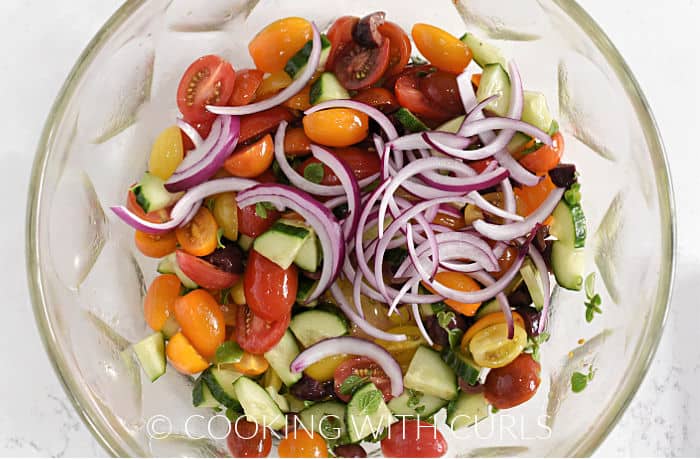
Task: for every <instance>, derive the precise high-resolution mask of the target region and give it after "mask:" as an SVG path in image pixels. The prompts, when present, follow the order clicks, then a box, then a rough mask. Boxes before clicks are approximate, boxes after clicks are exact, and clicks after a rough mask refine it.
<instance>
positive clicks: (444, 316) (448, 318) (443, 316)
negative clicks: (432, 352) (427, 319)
mask: <svg viewBox="0 0 700 459" xmlns="http://www.w3.org/2000/svg"><path fill="white" fill-rule="evenodd" d="M454 319H455V313H454V312H452V311H449V312H448V311H440V312H438V313H437V320H438V323H439V324H440V326H441V327H442V328H444V329H445V330H446V331H447V332H448V333H449V332H450V329H449V326H450V322H452V321H453V320H454Z"/></svg>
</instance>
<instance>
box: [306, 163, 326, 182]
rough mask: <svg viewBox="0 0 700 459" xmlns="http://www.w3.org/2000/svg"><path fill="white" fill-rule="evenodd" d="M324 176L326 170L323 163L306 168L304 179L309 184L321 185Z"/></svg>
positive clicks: (312, 164)
mask: <svg viewBox="0 0 700 459" xmlns="http://www.w3.org/2000/svg"><path fill="white" fill-rule="evenodd" d="M323 174H324V169H323V164H321V163H311V164H309V165H308V166H306V167H305V168H304V178H305V179H306V180H308V181H309V182H313V183H321V180H323Z"/></svg>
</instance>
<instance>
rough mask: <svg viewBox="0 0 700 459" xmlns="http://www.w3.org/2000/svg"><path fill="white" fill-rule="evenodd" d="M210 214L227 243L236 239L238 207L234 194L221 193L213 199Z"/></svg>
mask: <svg viewBox="0 0 700 459" xmlns="http://www.w3.org/2000/svg"><path fill="white" fill-rule="evenodd" d="M211 213H212V214H213V215H214V220H216V224H217V225H219V228H221V229H222V230H223V232H224V237H225V238H226V239H228V240H229V241H235V240H237V239H238V206H237V205H236V193H234V192H229V193H221V194H220V195H218V196H216V197H215V198H214V205H213V206H212V211H211Z"/></svg>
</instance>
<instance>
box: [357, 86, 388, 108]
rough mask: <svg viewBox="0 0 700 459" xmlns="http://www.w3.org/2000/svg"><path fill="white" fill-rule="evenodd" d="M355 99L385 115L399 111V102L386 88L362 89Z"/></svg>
mask: <svg viewBox="0 0 700 459" xmlns="http://www.w3.org/2000/svg"><path fill="white" fill-rule="evenodd" d="M353 99H354V100H356V101H358V102H362V103H365V104H367V105H371V106H372V107H375V108H377V109H379V110H381V111H382V112H384V113H393V112H395V111H396V110H398V109H399V101H397V100H396V97H394V94H392V93H391V91H389V90H388V89H385V88H365V89H361V90H360V91H359V92H358V93H357V94H355V96H354V97H353Z"/></svg>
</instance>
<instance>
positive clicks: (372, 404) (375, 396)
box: [358, 389, 382, 416]
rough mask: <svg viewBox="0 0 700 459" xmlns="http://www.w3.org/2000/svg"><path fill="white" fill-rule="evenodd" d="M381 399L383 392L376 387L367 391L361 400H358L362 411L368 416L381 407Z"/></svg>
mask: <svg viewBox="0 0 700 459" xmlns="http://www.w3.org/2000/svg"><path fill="white" fill-rule="evenodd" d="M381 401H382V393H381V392H379V391H378V390H376V389H375V390H371V391H369V392H365V393H364V394H362V395H361V396H360V400H358V407H359V409H360V413H363V414H366V415H367V416H371V415H373V414H374V413H376V412H377V410H378V409H379V403H380V402H381Z"/></svg>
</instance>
